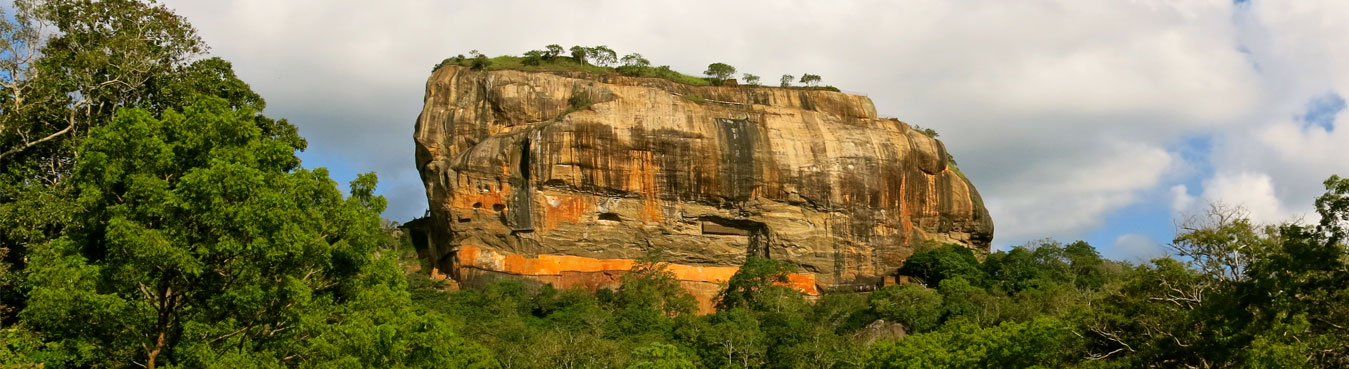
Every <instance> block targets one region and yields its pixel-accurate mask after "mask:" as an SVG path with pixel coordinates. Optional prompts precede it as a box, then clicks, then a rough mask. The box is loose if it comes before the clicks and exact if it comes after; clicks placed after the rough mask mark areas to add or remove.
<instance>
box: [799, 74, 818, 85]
mask: <svg viewBox="0 0 1349 369" xmlns="http://www.w3.org/2000/svg"><path fill="white" fill-rule="evenodd" d="M801 83H804V84H805V85H806V86H810V87H815V84H818V83H820V76H819V75H815V74H810V73H805V74H802V75H801Z"/></svg>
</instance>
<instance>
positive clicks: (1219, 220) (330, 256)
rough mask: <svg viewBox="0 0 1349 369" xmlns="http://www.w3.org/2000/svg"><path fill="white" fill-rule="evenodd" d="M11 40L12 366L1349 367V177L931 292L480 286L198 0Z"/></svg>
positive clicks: (939, 278)
mask: <svg viewBox="0 0 1349 369" xmlns="http://www.w3.org/2000/svg"><path fill="white" fill-rule="evenodd" d="M53 31H55V32H53ZM0 36H2V37H0V91H3V93H0V367H4V368H114V367H115V368H123V367H144V368H644V369H655V368H974V367H978V368H1014V367H1041V368H1140V367H1143V368H1147V367H1154V368H1180V367H1189V368H1344V367H1349V251H1347V250H1349V249H1347V248H1346V237H1349V179H1345V178H1340V177H1337V176H1331V177H1330V178H1329V179H1327V180H1326V181H1325V187H1326V191H1325V193H1324V194H1323V195H1321V196H1320V197H1318V198H1316V199H1315V207H1316V210H1317V213H1318V214H1319V215H1320V220H1319V221H1318V222H1315V223H1313V224H1302V223H1284V224H1273V225H1262V224H1256V223H1253V222H1251V221H1250V220H1249V219H1248V218H1247V217H1246V216H1245V215H1244V214H1243V213H1242V212H1241V211H1240V209H1235V208H1225V207H1222V206H1214V207H1213V208H1212V210H1211V211H1210V212H1208V213H1207V214H1202V215H1199V216H1196V217H1195V218H1193V219H1191V220H1190V221H1187V222H1185V223H1184V224H1183V226H1182V227H1180V229H1179V231H1178V236H1177V237H1176V239H1175V240H1174V241H1173V242H1172V247H1173V255H1174V256H1170V257H1163V258H1158V259H1155V260H1151V261H1148V262H1145V263H1138V264H1135V263H1130V262H1123V261H1115V260H1106V259H1103V258H1102V257H1101V256H1100V254H1099V253H1097V251H1096V249H1095V248H1094V247H1093V246H1092V245H1089V244H1087V243H1085V242H1081V241H1078V242H1071V243H1061V242H1057V241H1053V240H1043V241H1038V242H1033V243H1030V244H1026V245H1021V246H1017V247H1015V248H1012V249H1010V250H1007V251H997V252H994V253H991V254H988V255H979V254H976V253H975V252H973V251H970V250H969V249H966V248H962V247H959V246H954V245H940V244H930V245H925V246H924V247H923V248H922V249H920V250H919V251H918V252H917V253H915V254H914V255H913V256H912V257H911V258H910V259H909V260H908V261H907V262H906V264H905V266H904V267H903V268H902V269H901V270H900V271H899V273H900V274H901V275H904V276H908V277H909V280H910V282H909V283H901V284H897V285H890V286H885V287H883V288H880V289H878V290H876V291H874V292H871V293H867V294H862V293H831V294H825V295H823V296H821V297H819V298H818V299H817V300H816V301H811V300H810V299H807V298H806V296H803V295H801V294H800V293H799V292H797V291H795V290H793V289H790V288H786V287H782V286H780V285H779V284H778V283H779V282H781V281H782V280H783V278H785V273H788V272H791V271H793V270H792V268H791V266H789V265H784V264H781V263H778V262H775V261H773V260H768V259H758V258H750V259H749V260H748V261H747V262H746V264H745V265H744V266H742V268H741V269H740V271H739V272H738V273H737V274H736V275H735V276H734V277H733V278H732V279H731V280H730V282H729V283H728V284H727V286H726V289H725V291H724V292H723V293H722V294H721V295H720V299H719V303H718V311H717V312H715V313H713V314H707V315H696V314H694V313H693V312H694V309H695V308H694V303H693V300H692V298H691V297H690V296H689V295H688V294H687V293H686V292H684V291H683V290H682V289H680V288H679V285H678V282H677V281H676V280H675V279H674V277H673V275H672V274H671V273H669V272H668V271H666V270H665V267H664V264H663V263H662V259H661V255H660V254H659V253H658V252H653V253H652V254H651V255H650V256H649V257H648V258H646V259H644V260H642V261H641V262H639V263H637V264H636V266H635V267H634V268H633V270H631V271H630V272H629V273H627V274H625V275H624V276H623V277H622V278H623V282H624V283H623V285H622V287H621V288H619V289H617V290H600V291H599V292H598V293H593V294H592V293H590V292H587V291H581V290H558V289H554V288H551V287H549V286H544V287H541V288H532V287H529V286H526V285H524V284H521V283H518V282H500V283H496V284H493V285H490V286H487V287H486V288H483V289H479V290H459V291H454V290H452V289H449V288H447V287H446V286H445V285H444V284H443V283H442V282H437V281H433V280H431V279H430V278H429V277H428V275H426V274H425V273H426V272H425V268H418V263H419V262H418V260H417V259H416V250H414V247H413V246H412V243H411V242H410V241H409V240H408V239H407V237H406V236H400V232H398V231H397V230H396V229H393V228H392V227H389V226H387V225H386V223H385V222H383V221H382V220H381V218H380V213H381V212H382V211H383V210H384V207H385V205H386V202H385V200H384V199H383V198H382V197H380V196H376V195H375V194H374V193H375V188H376V184H377V180H376V177H375V176H374V175H373V174H366V175H361V176H359V177H358V178H357V179H356V180H354V181H352V182H350V183H349V184H347V189H348V192H347V193H346V194H344V192H343V191H341V190H339V187H338V184H337V183H335V182H334V181H333V180H332V179H331V178H330V176H329V174H328V172H327V171H326V170H324V169H322V168H306V167H304V166H303V165H302V163H301V162H300V160H299V159H298V157H297V156H296V153H297V152H299V151H302V150H304V149H305V147H306V142H305V140H304V138H303V137H300V135H299V134H298V131H297V130H296V128H295V126H294V125H291V124H290V123H288V122H287V121H286V120H285V119H280V118H276V117H269V116H267V115H266V114H265V109H266V103H265V100H264V99H263V98H262V97H261V96H259V95H258V94H257V93H255V92H254V91H252V90H251V88H250V87H249V85H248V84H247V83H246V82H245V81H242V80H240V79H239V78H237V77H236V75H235V74H234V72H233V70H232V67H231V65H230V63H229V62H228V61H226V60H222V59H219V58H211V57H207V56H206V54H205V52H206V50H207V47H206V44H205V43H204V42H203V40H201V38H200V37H198V36H197V34H196V31H195V30H194V29H193V27H192V26H191V24H190V23H188V21H187V20H186V19H184V18H182V17H181V16H178V15H176V14H174V13H173V12H172V11H171V10H169V9H167V8H165V7H163V6H161V5H156V4H153V3H145V2H141V1H136V0H105V1H99V2H90V1H83V0H47V1H34V0H19V1H16V2H15V4H14V7H13V12H12V13H6V14H4V16H3V17H0ZM559 53H560V52H559ZM540 56H542V55H540ZM526 57H528V56H526ZM712 69H713V68H710V67H709V71H710V72H716V75H715V76H713V77H718V76H720V78H726V76H729V75H731V74H733V73H734V72H733V71H732V72H729V73H731V74H726V72H727V70H725V69H724V68H720V67H718V68H717V70H715V71H713V70H712ZM709 74H712V73H709ZM811 76H812V78H810V79H809V80H810V81H811V83H814V82H818V81H819V77H818V76H814V75H811ZM756 80H757V77H756ZM783 81H784V84H785V83H787V82H788V78H784V79H783Z"/></svg>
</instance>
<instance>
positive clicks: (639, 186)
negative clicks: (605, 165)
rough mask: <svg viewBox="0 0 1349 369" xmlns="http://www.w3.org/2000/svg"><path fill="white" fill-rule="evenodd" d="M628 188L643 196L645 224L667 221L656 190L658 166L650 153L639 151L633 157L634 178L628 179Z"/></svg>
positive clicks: (642, 212)
mask: <svg viewBox="0 0 1349 369" xmlns="http://www.w3.org/2000/svg"><path fill="white" fill-rule="evenodd" d="M627 188H630V189H635V190H637V192H639V193H641V194H642V211H641V217H642V219H641V220H642V221H643V222H660V221H662V220H665V213H664V212H663V211H662V209H661V203H660V195H659V194H658V192H657V188H656V164H655V162H654V161H653V160H652V159H651V152H650V151H638V152H637V155H634V156H633V163H632V176H631V177H630V178H628V183H627Z"/></svg>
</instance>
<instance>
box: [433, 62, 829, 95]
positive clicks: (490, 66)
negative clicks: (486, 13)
mask: <svg viewBox="0 0 1349 369" xmlns="http://www.w3.org/2000/svg"><path fill="white" fill-rule="evenodd" d="M461 56H462V55H461ZM525 59H526V58H525V57H522V56H513V55H502V56H498V57H495V58H488V59H487V63H486V67H485V68H483V69H486V70H518V71H525V72H586V73H589V74H591V75H602V74H608V73H610V72H615V73H618V74H621V75H624V76H629V77H644V78H660V79H664V80H667V81H671V82H675V83H682V84H686V85H692V86H711V85H712V82H710V81H708V80H707V79H706V78H702V77H695V76H691V75H687V74H683V73H680V72H678V71H675V70H672V69H670V66H668V65H662V66H656V67H637V66H619V67H605V66H599V65H594V64H588V63H581V62H578V61H576V59H574V58H572V57H570V56H556V57H553V58H551V59H543V60H542V61H540V63H538V64H535V65H529V64H525ZM474 64H475V60H474V59H473V58H468V57H466V58H460V57H454V58H448V59H445V60H444V61H441V62H440V64H437V65H436V67H435V68H434V69H432V71H433V72H434V71H435V70H436V69H440V67H443V66H446V65H458V66H461V67H467V68H473V67H474ZM742 86H750V85H742ZM754 87H769V88H787V89H793V90H825V91H834V92H840V91H839V89H838V88H835V87H834V86H818V87H809V86H789V87H777V86H768V85H757V86H754Z"/></svg>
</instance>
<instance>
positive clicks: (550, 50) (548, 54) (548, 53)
mask: <svg viewBox="0 0 1349 369" xmlns="http://www.w3.org/2000/svg"><path fill="white" fill-rule="evenodd" d="M558 55H562V45H558V44H549V45H548V46H546V47H544V50H543V57H544V58H547V59H548V60H552V59H553V58H556V57H557V56H558Z"/></svg>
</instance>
